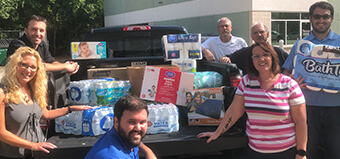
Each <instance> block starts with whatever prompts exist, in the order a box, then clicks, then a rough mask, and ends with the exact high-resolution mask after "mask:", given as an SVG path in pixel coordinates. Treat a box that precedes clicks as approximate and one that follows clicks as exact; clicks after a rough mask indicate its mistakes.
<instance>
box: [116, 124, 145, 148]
mask: <svg viewBox="0 0 340 159" xmlns="http://www.w3.org/2000/svg"><path fill="white" fill-rule="evenodd" d="M134 133H138V134H139V135H140V136H141V138H140V139H134V138H133V136H132V135H133V134H134ZM118 135H119V136H120V137H121V138H122V140H123V141H124V143H125V144H126V145H127V146H128V147H129V148H131V149H132V148H134V147H137V146H139V144H140V143H141V141H142V139H143V138H144V137H145V133H144V132H143V131H135V130H132V131H130V132H129V133H127V132H126V131H124V130H123V128H122V127H121V126H120V125H118Z"/></svg>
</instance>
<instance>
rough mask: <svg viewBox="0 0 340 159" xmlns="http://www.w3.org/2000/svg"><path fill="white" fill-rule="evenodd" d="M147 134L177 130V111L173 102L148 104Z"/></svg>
mask: <svg viewBox="0 0 340 159" xmlns="http://www.w3.org/2000/svg"><path fill="white" fill-rule="evenodd" d="M148 109H149V116H148V130H147V132H146V133H147V134H158V133H171V132H177V131H179V112H178V108H177V107H176V105H174V104H171V103H170V104H149V105H148Z"/></svg>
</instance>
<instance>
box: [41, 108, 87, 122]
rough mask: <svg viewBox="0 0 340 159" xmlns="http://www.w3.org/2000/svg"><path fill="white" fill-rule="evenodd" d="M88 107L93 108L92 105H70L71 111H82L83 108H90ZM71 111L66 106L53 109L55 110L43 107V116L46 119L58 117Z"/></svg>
mask: <svg viewBox="0 0 340 159" xmlns="http://www.w3.org/2000/svg"><path fill="white" fill-rule="evenodd" d="M88 109H92V107H90V106H85V105H82V106H76V105H74V106H70V110H71V111H81V110H88ZM69 112H70V111H69V109H68V107H64V108H58V109H53V110H47V108H44V109H43V115H42V117H43V118H44V119H55V118H58V117H60V116H63V115H66V114H68V113H69Z"/></svg>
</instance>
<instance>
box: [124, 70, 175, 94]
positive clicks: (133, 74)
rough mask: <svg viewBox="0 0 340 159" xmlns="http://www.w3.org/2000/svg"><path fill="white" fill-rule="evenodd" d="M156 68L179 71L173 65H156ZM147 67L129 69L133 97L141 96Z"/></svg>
mask: <svg viewBox="0 0 340 159" xmlns="http://www.w3.org/2000/svg"><path fill="white" fill-rule="evenodd" d="M154 67H160V68H164V69H168V70H174V71H179V69H180V68H179V67H177V66H172V65H155V66H154ZM144 71H145V66H142V67H128V75H129V80H130V84H131V91H132V95H135V96H137V97H139V96H140V90H141V88H142V83H143V78H144Z"/></svg>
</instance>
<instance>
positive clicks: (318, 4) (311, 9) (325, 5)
mask: <svg viewBox="0 0 340 159" xmlns="http://www.w3.org/2000/svg"><path fill="white" fill-rule="evenodd" d="M317 7H319V8H322V9H327V10H330V11H331V16H332V17H333V16H334V8H333V6H332V4H330V3H328V2H323V1H321V2H316V3H314V4H313V5H312V6H310V7H309V16H312V15H313V12H314V10H315V8H317Z"/></svg>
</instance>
